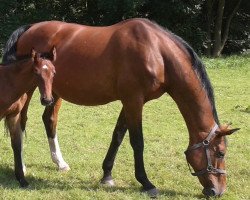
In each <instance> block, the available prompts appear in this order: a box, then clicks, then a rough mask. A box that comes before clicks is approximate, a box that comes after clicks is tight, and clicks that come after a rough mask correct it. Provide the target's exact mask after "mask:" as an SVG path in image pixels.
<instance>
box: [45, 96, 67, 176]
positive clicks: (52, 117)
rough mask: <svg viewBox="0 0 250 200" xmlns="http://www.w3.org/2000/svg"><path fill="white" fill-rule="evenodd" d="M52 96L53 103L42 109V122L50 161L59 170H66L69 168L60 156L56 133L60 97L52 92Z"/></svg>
mask: <svg viewBox="0 0 250 200" xmlns="http://www.w3.org/2000/svg"><path fill="white" fill-rule="evenodd" d="M53 97H54V103H53V105H51V106H47V107H46V108H45V110H44V113H43V123H44V126H45V129H46V133H47V137H48V142H49V147H50V152H51V158H52V161H53V162H54V163H55V164H57V166H58V169H59V170H60V171H68V170H70V168H69V165H68V164H67V163H66V162H65V161H64V159H63V157H62V153H61V150H60V147H59V143H58V138H57V133H56V126H57V117H58V112H59V109H60V107H61V102H62V99H61V98H59V97H58V96H57V95H55V94H53Z"/></svg>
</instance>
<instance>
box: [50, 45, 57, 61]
mask: <svg viewBox="0 0 250 200" xmlns="http://www.w3.org/2000/svg"><path fill="white" fill-rule="evenodd" d="M50 55H51V60H52V61H55V60H56V47H55V46H53V48H52V49H51V52H50Z"/></svg>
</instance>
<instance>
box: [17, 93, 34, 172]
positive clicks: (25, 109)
mask: <svg viewBox="0 0 250 200" xmlns="http://www.w3.org/2000/svg"><path fill="white" fill-rule="evenodd" d="M34 91H35V88H34V89H32V90H30V91H28V92H27V93H26V96H27V98H26V100H25V101H22V100H21V101H22V102H23V104H24V106H23V108H22V110H21V115H20V117H21V119H20V125H21V129H22V133H23V134H22V135H24V133H25V130H26V123H27V120H28V117H27V113H28V108H29V103H30V100H31V98H32V95H33V93H34ZM21 147H22V148H21V153H23V145H22V146H21ZM22 166H23V172H24V174H26V166H25V164H24V161H23V160H22Z"/></svg>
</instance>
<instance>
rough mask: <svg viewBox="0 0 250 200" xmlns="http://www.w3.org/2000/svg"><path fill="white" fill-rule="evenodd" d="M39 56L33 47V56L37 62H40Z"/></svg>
mask: <svg viewBox="0 0 250 200" xmlns="http://www.w3.org/2000/svg"><path fill="white" fill-rule="evenodd" d="M38 57H39V55H38V53H37V52H36V51H35V49H34V48H32V49H31V58H32V59H33V60H34V62H35V63H37V62H38Z"/></svg>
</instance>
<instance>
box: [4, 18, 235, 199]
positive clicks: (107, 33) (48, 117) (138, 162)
mask: <svg viewBox="0 0 250 200" xmlns="http://www.w3.org/2000/svg"><path fill="white" fill-rule="evenodd" d="M52 46H55V47H56V49H57V57H58V59H57V60H56V61H55V67H56V71H57V75H56V77H55V79H54V84H53V96H54V99H55V101H54V103H53V104H52V106H49V107H48V106H47V107H46V108H45V111H44V113H43V117H42V118H43V122H44V125H45V128H46V132H47V136H48V141H49V144H50V150H51V156H52V160H53V161H54V162H55V163H57V165H58V167H59V169H62V170H68V169H69V166H68V164H67V163H66V162H65V161H64V160H63V158H62V154H61V152H60V148H59V144H58V141H57V132H56V125H57V116H58V111H59V109H60V106H61V101H62V99H64V100H66V101H69V102H71V103H74V104H77V105H85V106H96V105H102V104H107V103H109V102H112V101H115V100H120V101H121V103H122V105H123V107H122V109H121V112H120V115H119V117H118V120H117V124H116V127H115V129H114V132H113V136H112V141H111V144H110V147H109V149H108V152H107V155H106V157H105V159H104V161H103V165H102V168H103V172H104V175H103V178H102V179H101V182H102V183H104V184H108V185H114V182H113V178H112V175H111V171H112V168H113V165H114V160H115V156H116V153H117V151H118V148H119V146H120V144H121V142H122V140H123V138H124V135H125V133H126V131H127V130H128V131H129V138H130V143H131V146H132V148H133V152H134V167H135V177H136V179H137V180H138V181H139V182H140V183H141V184H142V187H143V190H144V191H145V192H147V193H148V194H149V196H152V197H155V196H157V195H158V190H157V189H156V187H155V186H154V185H153V183H151V182H150V180H149V179H148V177H147V174H146V170H145V168H144V159H143V148H144V141H143V130H142V111H143V106H144V104H145V103H146V102H148V101H150V100H152V99H156V98H159V97H160V96H161V95H163V94H164V93H168V94H169V95H170V96H171V97H172V98H173V100H174V101H175V102H176V104H177V106H178V108H179V110H180V112H181V114H182V116H183V117H184V120H185V123H186V125H187V129H188V133H189V144H188V149H187V151H186V158H187V161H188V163H189V164H190V165H191V166H192V168H193V170H194V171H195V172H194V173H192V174H193V175H195V176H197V177H198V179H199V181H200V183H201V185H202V186H203V188H204V189H203V193H204V194H205V195H206V196H220V195H222V194H223V193H224V191H225V189H226V172H225V158H224V156H225V153H226V143H225V136H226V135H230V134H232V133H233V132H235V131H237V130H238V129H230V128H229V127H228V126H221V125H220V123H219V120H218V116H217V112H216V107H215V101H214V94H213V88H212V86H211V83H210V81H209V78H208V75H207V73H206V70H205V66H204V65H203V63H202V62H201V60H200V59H199V57H198V56H197V54H196V53H195V52H194V50H193V49H192V48H191V47H190V46H189V45H188V44H187V43H186V42H185V41H184V40H183V39H181V38H180V37H178V36H176V35H175V34H173V33H171V32H170V31H168V30H164V29H163V28H161V27H160V26H159V25H157V24H156V23H153V22H150V21H149V20H147V19H130V20H125V21H122V22H120V23H117V24H114V25H111V26H106V27H91V26H85V25H79V24H73V23H65V22H60V21H46V22H40V23H35V24H32V25H26V26H22V27H20V28H18V29H17V30H16V31H14V32H13V33H12V35H11V36H10V38H9V40H8V42H7V44H6V48H5V51H4V57H3V59H4V60H6V61H9V62H11V61H12V60H13V58H15V57H16V56H19V55H22V54H25V53H27V52H29V51H30V49H31V48H32V47H35V48H37V49H38V50H39V51H41V52H43V51H48V49H50V48H51V47H52ZM13 49H14V50H13ZM28 96H29V97H28V98H31V96H32V92H30V95H28ZM27 102H29V101H27ZM27 109H28V103H27V104H26V105H25V106H24V109H23V111H22V112H23V113H24V114H23V115H24V116H25V115H26V113H27ZM23 180H25V177H22V181H23Z"/></svg>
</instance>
